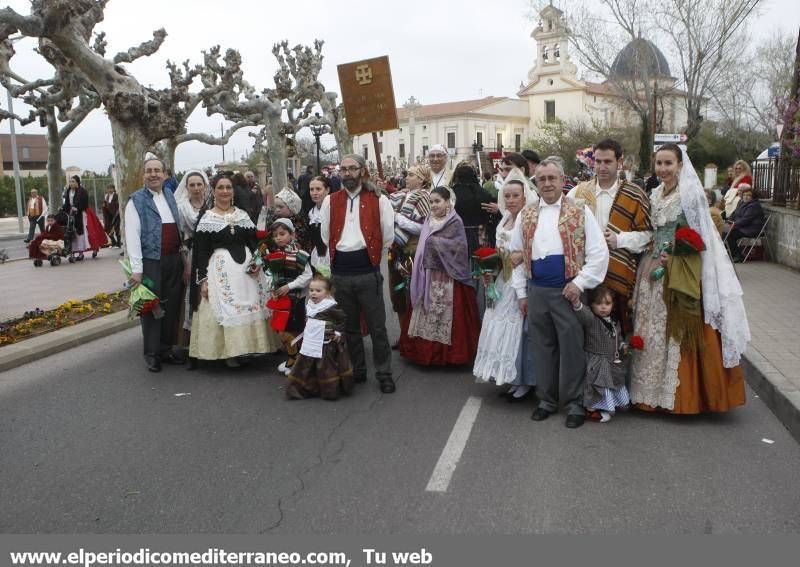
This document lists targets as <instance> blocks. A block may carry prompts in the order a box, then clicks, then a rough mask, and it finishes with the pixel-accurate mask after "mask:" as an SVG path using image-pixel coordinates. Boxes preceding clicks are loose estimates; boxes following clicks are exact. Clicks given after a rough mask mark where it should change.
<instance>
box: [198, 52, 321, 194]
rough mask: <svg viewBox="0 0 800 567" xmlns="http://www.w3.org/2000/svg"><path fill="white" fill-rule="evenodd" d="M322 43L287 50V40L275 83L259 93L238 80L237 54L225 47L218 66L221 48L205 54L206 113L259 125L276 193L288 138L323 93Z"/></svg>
mask: <svg viewBox="0 0 800 567" xmlns="http://www.w3.org/2000/svg"><path fill="white" fill-rule="evenodd" d="M322 44H323V42H322V41H320V40H316V41H314V46H313V48H311V47H308V46H305V47H304V46H302V45H296V46H295V47H293V48H291V49H290V48H289V44H288V42H287V41H283V42H281V43H277V44H275V45H274V46H273V47H272V54H273V55H274V56H275V58H276V59H277V60H278V70H277V71H276V72H275V75H274V81H275V85H274V87H270V88H265V89H263V90H262V91H261V92H260V93H256V90H255V88H254V87H253V86H252V85H250V84H249V83H247V82H246V81H244V79H243V78H242V70H241V57H240V55H239V54H238V52H236V51H234V50H230V49H229V50H228V51H227V52H226V53H225V56H224V57H223V59H222V61H221V62H220V60H219V58H220V49H219V47H215V48H213V49H211V50H209V51H207V52H205V69H204V72H203V76H202V80H203V84H204V86H205V87H206V89H205V91H204V92H205V93H206V94H205V95H204V105H205V107H206V111H207V112H208V113H209V114H211V113H214V112H219V113H221V114H222V115H223V116H225V117H226V118H228V119H229V120H233V121H237V122H238V121H242V120H249V121H252V122H254V123H257V124H262V125H263V132H262V135H261V137H262V140H263V142H262V145H263V143H266V145H267V147H268V148H269V156H270V164H271V169H272V184H273V187H275V188H276V189H280V188H281V187H285V186H286V184H287V169H286V159H287V157H288V155H287V140H291V139H292V138H293V137H294V135H295V134H296V133H297V132H298V131H299V130H300V129H301V128H303V127H304V126H305V122H304V121H305V120H307V119H309V117H311V113H312V110H313V108H314V105H315V104H316V103H317V102H318V101H319V100H320V99H321V98H322V95H323V93H324V92H325V88H324V87H323V86H322V84H321V83H320V82H319V80H318V79H317V77H318V76H319V72H320V69H321V68H322V59H323V57H322Z"/></svg>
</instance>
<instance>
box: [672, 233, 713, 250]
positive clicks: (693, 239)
mask: <svg viewBox="0 0 800 567" xmlns="http://www.w3.org/2000/svg"><path fill="white" fill-rule="evenodd" d="M705 249H706V245H705V244H704V243H703V239H702V237H701V236H700V235H699V234H698V233H697V231H696V230H694V229H691V228H689V227H688V226H682V227H681V228H679V229H678V230H676V231H675V246H674V247H673V252H672V253H673V254H675V255H676V256H688V255H690V254H699V253H700V252H702V251H703V250H705Z"/></svg>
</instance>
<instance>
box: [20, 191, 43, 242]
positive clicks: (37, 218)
mask: <svg viewBox="0 0 800 567" xmlns="http://www.w3.org/2000/svg"><path fill="white" fill-rule="evenodd" d="M25 209H26V210H27V211H28V238H26V239H25V243H28V242H30V241H31V240H33V236H34V234H35V233H36V227H37V226H38V227H39V232H44V219H45V216H47V201H45V200H44V197H42V196H41V195H39V190H38V189H31V196H30V197H29V198H28V206H27V207H25Z"/></svg>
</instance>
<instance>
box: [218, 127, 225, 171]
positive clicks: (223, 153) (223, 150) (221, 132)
mask: <svg viewBox="0 0 800 567" xmlns="http://www.w3.org/2000/svg"><path fill="white" fill-rule="evenodd" d="M219 135H220V136H221V137H225V130H223V129H222V122H220V123H219ZM222 163H225V144H222Z"/></svg>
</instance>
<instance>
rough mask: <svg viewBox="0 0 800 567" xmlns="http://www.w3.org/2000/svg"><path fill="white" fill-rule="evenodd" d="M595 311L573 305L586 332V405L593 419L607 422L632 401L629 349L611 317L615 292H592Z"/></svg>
mask: <svg viewBox="0 0 800 567" xmlns="http://www.w3.org/2000/svg"><path fill="white" fill-rule="evenodd" d="M590 297H591V309H590V308H589V307H587V306H586V305H583V304H582V303H581V302H580V300H578V301H577V302H576V303H574V304H573V305H572V308H573V309H574V310H575V315H576V316H577V317H578V320H579V321H580V322H581V325H583V328H584V349H585V350H586V386H585V389H584V394H583V405H584V407H585V408H586V410H587V411H588V412H589V418H590V419H593V420H595V421H601V422H606V421H609V420H610V419H611V417H612V416H613V415H614V412H615V411H616V409H617V408H623V409H624V408H627V407H628V406H629V405H630V403H631V401H630V398H629V396H628V389H627V388H626V387H625V368H626V365H625V364H624V362H623V359H624V357H625V354H626V353H627V349H628V345H626V344H625V342H624V340H623V337H622V328H621V327H620V324H619V321H617V320H615V319H613V318H612V316H611V311H612V309H613V308H614V291H613V290H611V289H610V288H608V287H606V286H604V285H600V286H598V287H597V288H595V289H594V290H592V291H591V292H590Z"/></svg>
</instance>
